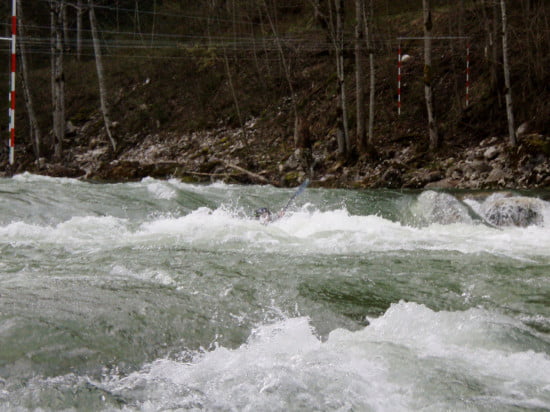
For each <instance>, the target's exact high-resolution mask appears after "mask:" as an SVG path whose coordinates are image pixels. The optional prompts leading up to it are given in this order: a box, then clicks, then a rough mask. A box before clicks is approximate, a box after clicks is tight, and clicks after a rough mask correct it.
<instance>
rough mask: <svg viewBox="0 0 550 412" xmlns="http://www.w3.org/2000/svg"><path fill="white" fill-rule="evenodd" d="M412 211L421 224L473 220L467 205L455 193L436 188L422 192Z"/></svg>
mask: <svg viewBox="0 0 550 412" xmlns="http://www.w3.org/2000/svg"><path fill="white" fill-rule="evenodd" d="M412 212H413V215H414V217H415V219H416V220H417V221H418V223H420V224H432V223H439V224H442V225H448V224H451V223H472V222H473V219H472V217H471V216H470V214H469V212H468V208H467V207H466V205H464V204H463V203H461V202H460V201H459V200H458V199H457V198H455V197H454V196H453V195H450V194H448V193H444V192H436V191H434V190H427V191H425V192H422V193H421V194H420V196H418V199H417V201H416V203H415V204H414V205H413V207H412Z"/></svg>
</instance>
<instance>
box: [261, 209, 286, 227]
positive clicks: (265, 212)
mask: <svg viewBox="0 0 550 412" xmlns="http://www.w3.org/2000/svg"><path fill="white" fill-rule="evenodd" d="M285 212H286V210H285V209H281V210H280V211H279V212H278V213H277V214H275V215H274V214H273V213H271V210H269V209H268V208H267V207H261V208H259V209H256V211H255V212H254V216H255V217H256V219H258V220H259V221H260V222H261V223H263V224H268V223H272V222H274V221H276V220H278V219H280V218H282V217H283V216H284V215H285Z"/></svg>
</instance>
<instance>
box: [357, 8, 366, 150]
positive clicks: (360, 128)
mask: <svg viewBox="0 0 550 412" xmlns="http://www.w3.org/2000/svg"><path fill="white" fill-rule="evenodd" d="M364 3H365V1H364V0H355V94H356V116H357V121H356V123H357V126H356V130H357V132H356V135H357V136H356V138H357V146H358V148H359V151H360V152H361V153H365V152H366V149H367V133H366V131H365V129H366V119H365V79H364V77H365V73H364V69H363V57H364V53H363V48H364V47H365V42H364V40H365V30H364V28H365V27H364V20H363V13H364V9H365V4H364Z"/></svg>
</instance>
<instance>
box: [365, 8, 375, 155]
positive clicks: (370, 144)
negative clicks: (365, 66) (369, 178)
mask: <svg viewBox="0 0 550 412" xmlns="http://www.w3.org/2000/svg"><path fill="white" fill-rule="evenodd" d="M373 8H374V7H373V0H370V13H369V15H370V17H371V21H372V16H373ZM363 21H364V23H363V25H364V27H365V43H366V47H367V50H368V52H369V123H368V134H367V136H368V137H367V151H368V152H369V153H370V154H371V155H376V149H375V147H374V98H375V92H376V72H375V69H374V46H373V44H372V27H371V26H372V25H371V24H370V22H369V18H368V17H367V12H366V5H365V7H363Z"/></svg>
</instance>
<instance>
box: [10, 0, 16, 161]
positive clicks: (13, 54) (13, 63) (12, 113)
mask: <svg viewBox="0 0 550 412" xmlns="http://www.w3.org/2000/svg"><path fill="white" fill-rule="evenodd" d="M16 35H17V0H12V16H11V87H10V139H9V147H10V154H9V161H10V165H12V164H13V163H14V159H15V70H16V65H17V54H16V51H15V44H16V43H15V42H16V37H17V36H16Z"/></svg>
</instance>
